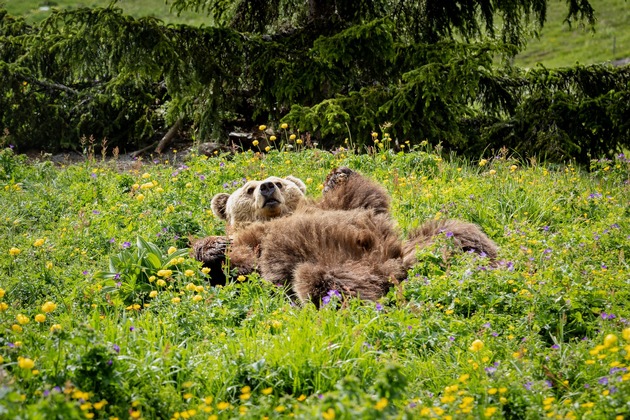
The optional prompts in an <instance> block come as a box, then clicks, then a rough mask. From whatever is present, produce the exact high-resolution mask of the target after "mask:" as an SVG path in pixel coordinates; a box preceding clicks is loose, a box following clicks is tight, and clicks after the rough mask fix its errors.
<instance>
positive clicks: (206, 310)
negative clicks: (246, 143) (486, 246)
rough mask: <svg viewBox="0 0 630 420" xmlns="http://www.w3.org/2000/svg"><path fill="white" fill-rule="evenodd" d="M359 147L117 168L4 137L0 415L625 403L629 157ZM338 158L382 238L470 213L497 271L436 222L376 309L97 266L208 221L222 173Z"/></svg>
mask: <svg viewBox="0 0 630 420" xmlns="http://www.w3.org/2000/svg"><path fill="white" fill-rule="evenodd" d="M377 150H379V151H378V152H376V153H371V154H355V153H353V152H351V151H348V150H345V149H343V148H339V149H337V150H335V151H334V153H330V152H327V151H323V150H317V149H306V150H301V151H297V152H285V151H281V150H271V151H270V152H269V153H267V154H259V153H254V152H245V153H239V154H236V155H218V156H215V157H212V158H206V157H198V156H188V157H186V158H185V159H183V158H182V157H181V156H180V155H178V154H176V155H175V157H174V158H171V159H170V161H169V162H165V161H164V159H161V158H159V157H158V158H157V159H156V160H155V161H153V160H151V159H147V160H144V161H142V160H139V161H137V162H135V163H134V164H133V165H132V166H131V167H129V166H120V165H117V164H116V163H115V162H114V161H112V162H109V163H108V162H100V161H97V160H86V161H85V162H84V163H79V164H75V165H69V166H59V165H55V164H53V163H51V162H48V161H39V162H31V163H27V162H25V161H24V159H23V158H22V157H20V156H15V155H14V154H13V153H12V151H11V150H10V149H4V150H3V151H2V152H1V153H0V201H1V202H2V203H3V214H2V218H1V219H0V271H1V272H2V273H3V275H2V277H1V278H0V289H1V291H0V295H1V297H0V358H1V360H0V395H2V398H0V412H2V413H3V416H7V418H17V417H21V418H38V416H39V418H53V417H54V416H58V417H60V418H86V417H87V418H111V417H118V418H139V417H142V418H209V417H212V416H217V417H212V418H233V417H237V416H241V417H243V418H257V419H259V418H263V417H269V418H280V417H287V416H289V415H290V416H294V417H298V418H313V417H321V418H326V419H331V418H348V419H351V418H386V417H387V418H389V417H405V418H407V417H409V418H438V417H439V418H447V416H452V418H468V416H472V417H474V418H484V417H486V418H487V417H494V418H543V417H556V418H585V417H589V416H590V417H591V418H622V417H623V418H626V417H628V416H629V415H630V408H629V407H628V405H627V401H628V400H629V399H630V385H629V384H630V374H628V371H627V364H628V361H629V360H630V329H629V325H628V319H629V318H630V308H629V307H628V302H629V301H630V296H629V289H628V281H630V270H629V268H628V263H627V260H626V258H627V255H630V237H629V236H628V235H629V234H630V207H628V206H629V205H628V203H629V202H630V184H629V178H630V163H629V161H628V159H627V158H625V157H624V156H619V157H618V158H617V159H615V160H614V161H607V160H601V161H596V162H593V165H592V168H590V169H591V170H590V171H589V172H587V171H586V170H585V168H579V167H576V166H574V165H572V164H570V163H569V164H567V165H562V166H550V165H546V164H542V163H537V162H532V161H528V162H524V161H521V160H519V159H513V158H511V157H510V156H509V155H508V154H507V153H499V154H497V155H489V156H485V157H484V159H483V160H481V159H480V161H475V162H471V161H466V160H463V159H460V158H457V157H451V158H445V157H440V156H438V155H437V154H435V153H434V151H433V149H432V148H431V147H430V146H428V145H427V146H426V147H424V148H421V149H416V150H413V151H409V152H394V151H391V150H388V149H387V147H383V148H382V149H377ZM341 165H346V166H350V167H351V168H353V169H355V170H358V171H361V172H362V173H364V174H365V175H367V176H369V177H371V178H373V179H375V180H377V181H378V182H379V183H381V184H382V185H384V186H385V188H386V189H387V190H388V191H389V192H390V194H391V196H392V200H393V201H392V213H393V217H394V218H395V219H396V220H397V221H398V223H399V226H400V229H401V231H402V232H403V234H404V233H405V232H407V231H409V230H410V229H412V228H413V227H414V226H416V225H417V224H419V223H421V222H422V221H424V220H427V219H433V218H449V217H453V218H460V219H464V220H470V221H474V222H476V223H478V224H479V225H480V226H481V227H482V228H483V229H484V230H485V231H486V232H487V233H488V234H489V236H491V237H492V238H493V239H494V240H495V241H496V242H497V243H498V245H499V246H500V248H501V249H500V262H499V265H498V267H496V268H492V267H491V266H489V265H488V261H486V260H485V259H483V258H479V257H477V256H475V255H472V254H463V255H462V254H456V255H453V256H451V257H447V256H446V255H445V254H444V252H443V250H444V249H445V248H448V247H449V246H450V245H449V241H448V238H446V237H444V238H441V239H440V240H439V241H438V243H437V244H436V245H435V246H433V247H431V248H429V249H426V250H423V251H421V252H420V254H419V263H418V264H417V265H416V267H414V269H413V270H411V271H410V273H409V278H408V279H407V280H406V281H405V282H403V283H402V284H400V285H397V286H395V287H393V288H392V290H391V292H390V293H389V294H388V295H387V296H386V297H384V298H383V299H382V300H381V301H380V302H378V304H376V303H371V302H361V301H357V300H350V301H347V302H345V303H343V302H341V301H336V300H335V299H333V301H332V302H331V304H329V305H326V306H324V307H323V308H322V309H321V310H317V309H315V307H314V306H306V307H299V306H296V305H295V304H294V303H293V302H291V301H290V299H289V298H287V297H286V295H285V291H284V290H283V289H282V288H279V287H278V286H276V285H273V284H269V283H266V282H265V281H264V279H261V278H259V277H258V276H257V275H252V276H250V278H249V279H234V280H233V281H232V282H230V283H229V284H228V285H226V286H225V287H222V288H221V287H210V286H209V284H208V283H207V281H206V274H204V273H203V272H202V271H201V270H200V268H201V267H200V266H199V265H198V263H196V262H195V261H193V260H191V259H189V258H182V261H178V260H176V261H170V262H168V263H160V265H162V264H164V267H158V268H164V269H166V268H168V269H169V270H171V273H170V274H168V275H164V273H162V275H160V274H158V271H157V268H155V269H153V268H147V267H145V266H143V265H142V264H141V265H139V266H138V267H144V269H146V270H147V274H148V275H147V277H143V279H145V280H144V281H145V282H146V283H144V285H145V286H146V287H148V289H147V290H146V291H144V292H140V293H138V294H129V293H128V292H127V290H128V289H127V287H128V286H129V284H128V283H129V282H130V278H131V277H128V275H130V273H131V272H130V271H128V270H126V269H124V270H121V271H120V272H118V273H113V274H119V276H118V277H116V276H113V277H109V278H108V277H103V276H102V275H101V274H98V273H99V272H103V271H104V272H107V271H109V259H110V258H111V257H112V256H114V255H117V254H119V253H125V252H128V253H135V252H136V251H137V249H138V246H139V245H140V244H136V237H137V236H141V237H144V238H146V239H147V240H148V241H149V242H152V243H154V244H155V245H156V247H157V248H156V249H155V252H156V253H157V254H160V255H159V256H160V258H163V259H164V261H168V260H169V259H171V258H169V256H173V255H178V254H176V253H174V251H175V249H178V248H179V249H182V248H184V249H185V248H186V246H187V243H188V235H189V234H190V235H192V236H204V235H213V234H222V233H223V232H224V226H223V224H222V222H220V221H218V220H216V219H215V218H214V217H213V216H212V215H211V212H210V210H209V209H210V200H211V198H212V196H213V195H214V194H215V193H217V192H223V191H232V190H234V189H235V188H236V187H237V186H238V185H241V183H242V182H243V179H254V178H258V179H260V178H264V177H267V176H269V175H272V174H274V175H288V174H293V175H295V176H298V177H300V178H302V179H303V180H305V182H306V183H307V185H308V194H309V196H313V197H317V196H318V195H319V194H320V190H321V185H322V182H323V180H324V179H325V176H326V174H327V173H328V172H329V170H330V169H331V168H334V167H337V166H341ZM125 167H126V168H128V169H124V168H125ZM170 248H172V249H170ZM175 252H176V251H175ZM143 264H144V263H143ZM150 275H153V276H154V279H153V280H146V279H147V278H148V277H149V276H150ZM162 279H165V282H164V284H163V285H160V283H159V282H158V280H162ZM241 280H243V281H241ZM149 290H151V291H155V293H154V294H149ZM46 302H52V303H53V304H52V305H51V304H46ZM51 309H52V310H51ZM42 316H43V318H42Z"/></svg>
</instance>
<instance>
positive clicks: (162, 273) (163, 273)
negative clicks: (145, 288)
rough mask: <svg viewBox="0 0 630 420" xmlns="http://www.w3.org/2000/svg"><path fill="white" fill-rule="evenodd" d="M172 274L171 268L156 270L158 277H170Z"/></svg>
mask: <svg viewBox="0 0 630 420" xmlns="http://www.w3.org/2000/svg"><path fill="white" fill-rule="evenodd" d="M172 274H173V271H172V270H159V271H158V272H157V275H158V276H159V277H171V275H172Z"/></svg>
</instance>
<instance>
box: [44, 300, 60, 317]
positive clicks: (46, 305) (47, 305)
mask: <svg viewBox="0 0 630 420" xmlns="http://www.w3.org/2000/svg"><path fill="white" fill-rule="evenodd" d="M55 309H57V304H56V303H54V302H51V301H48V302H46V303H44V304H43V305H42V311H44V312H46V313H47V314H49V313H51V312H52V311H54V310H55Z"/></svg>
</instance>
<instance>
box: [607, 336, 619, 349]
mask: <svg viewBox="0 0 630 420" xmlns="http://www.w3.org/2000/svg"><path fill="white" fill-rule="evenodd" d="M617 340H618V339H617V336H616V335H615V334H608V335H607V336H606V337H604V347H612V346H614V345H615V344H616V343H617Z"/></svg>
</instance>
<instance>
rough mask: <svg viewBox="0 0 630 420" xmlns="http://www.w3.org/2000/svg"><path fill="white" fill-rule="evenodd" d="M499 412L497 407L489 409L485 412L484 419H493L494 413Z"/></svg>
mask: <svg viewBox="0 0 630 420" xmlns="http://www.w3.org/2000/svg"><path fill="white" fill-rule="evenodd" d="M496 412H497V408H496V407H488V408H486V409H485V410H483V416H484V417H492V416H493V415H494V413H496Z"/></svg>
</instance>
